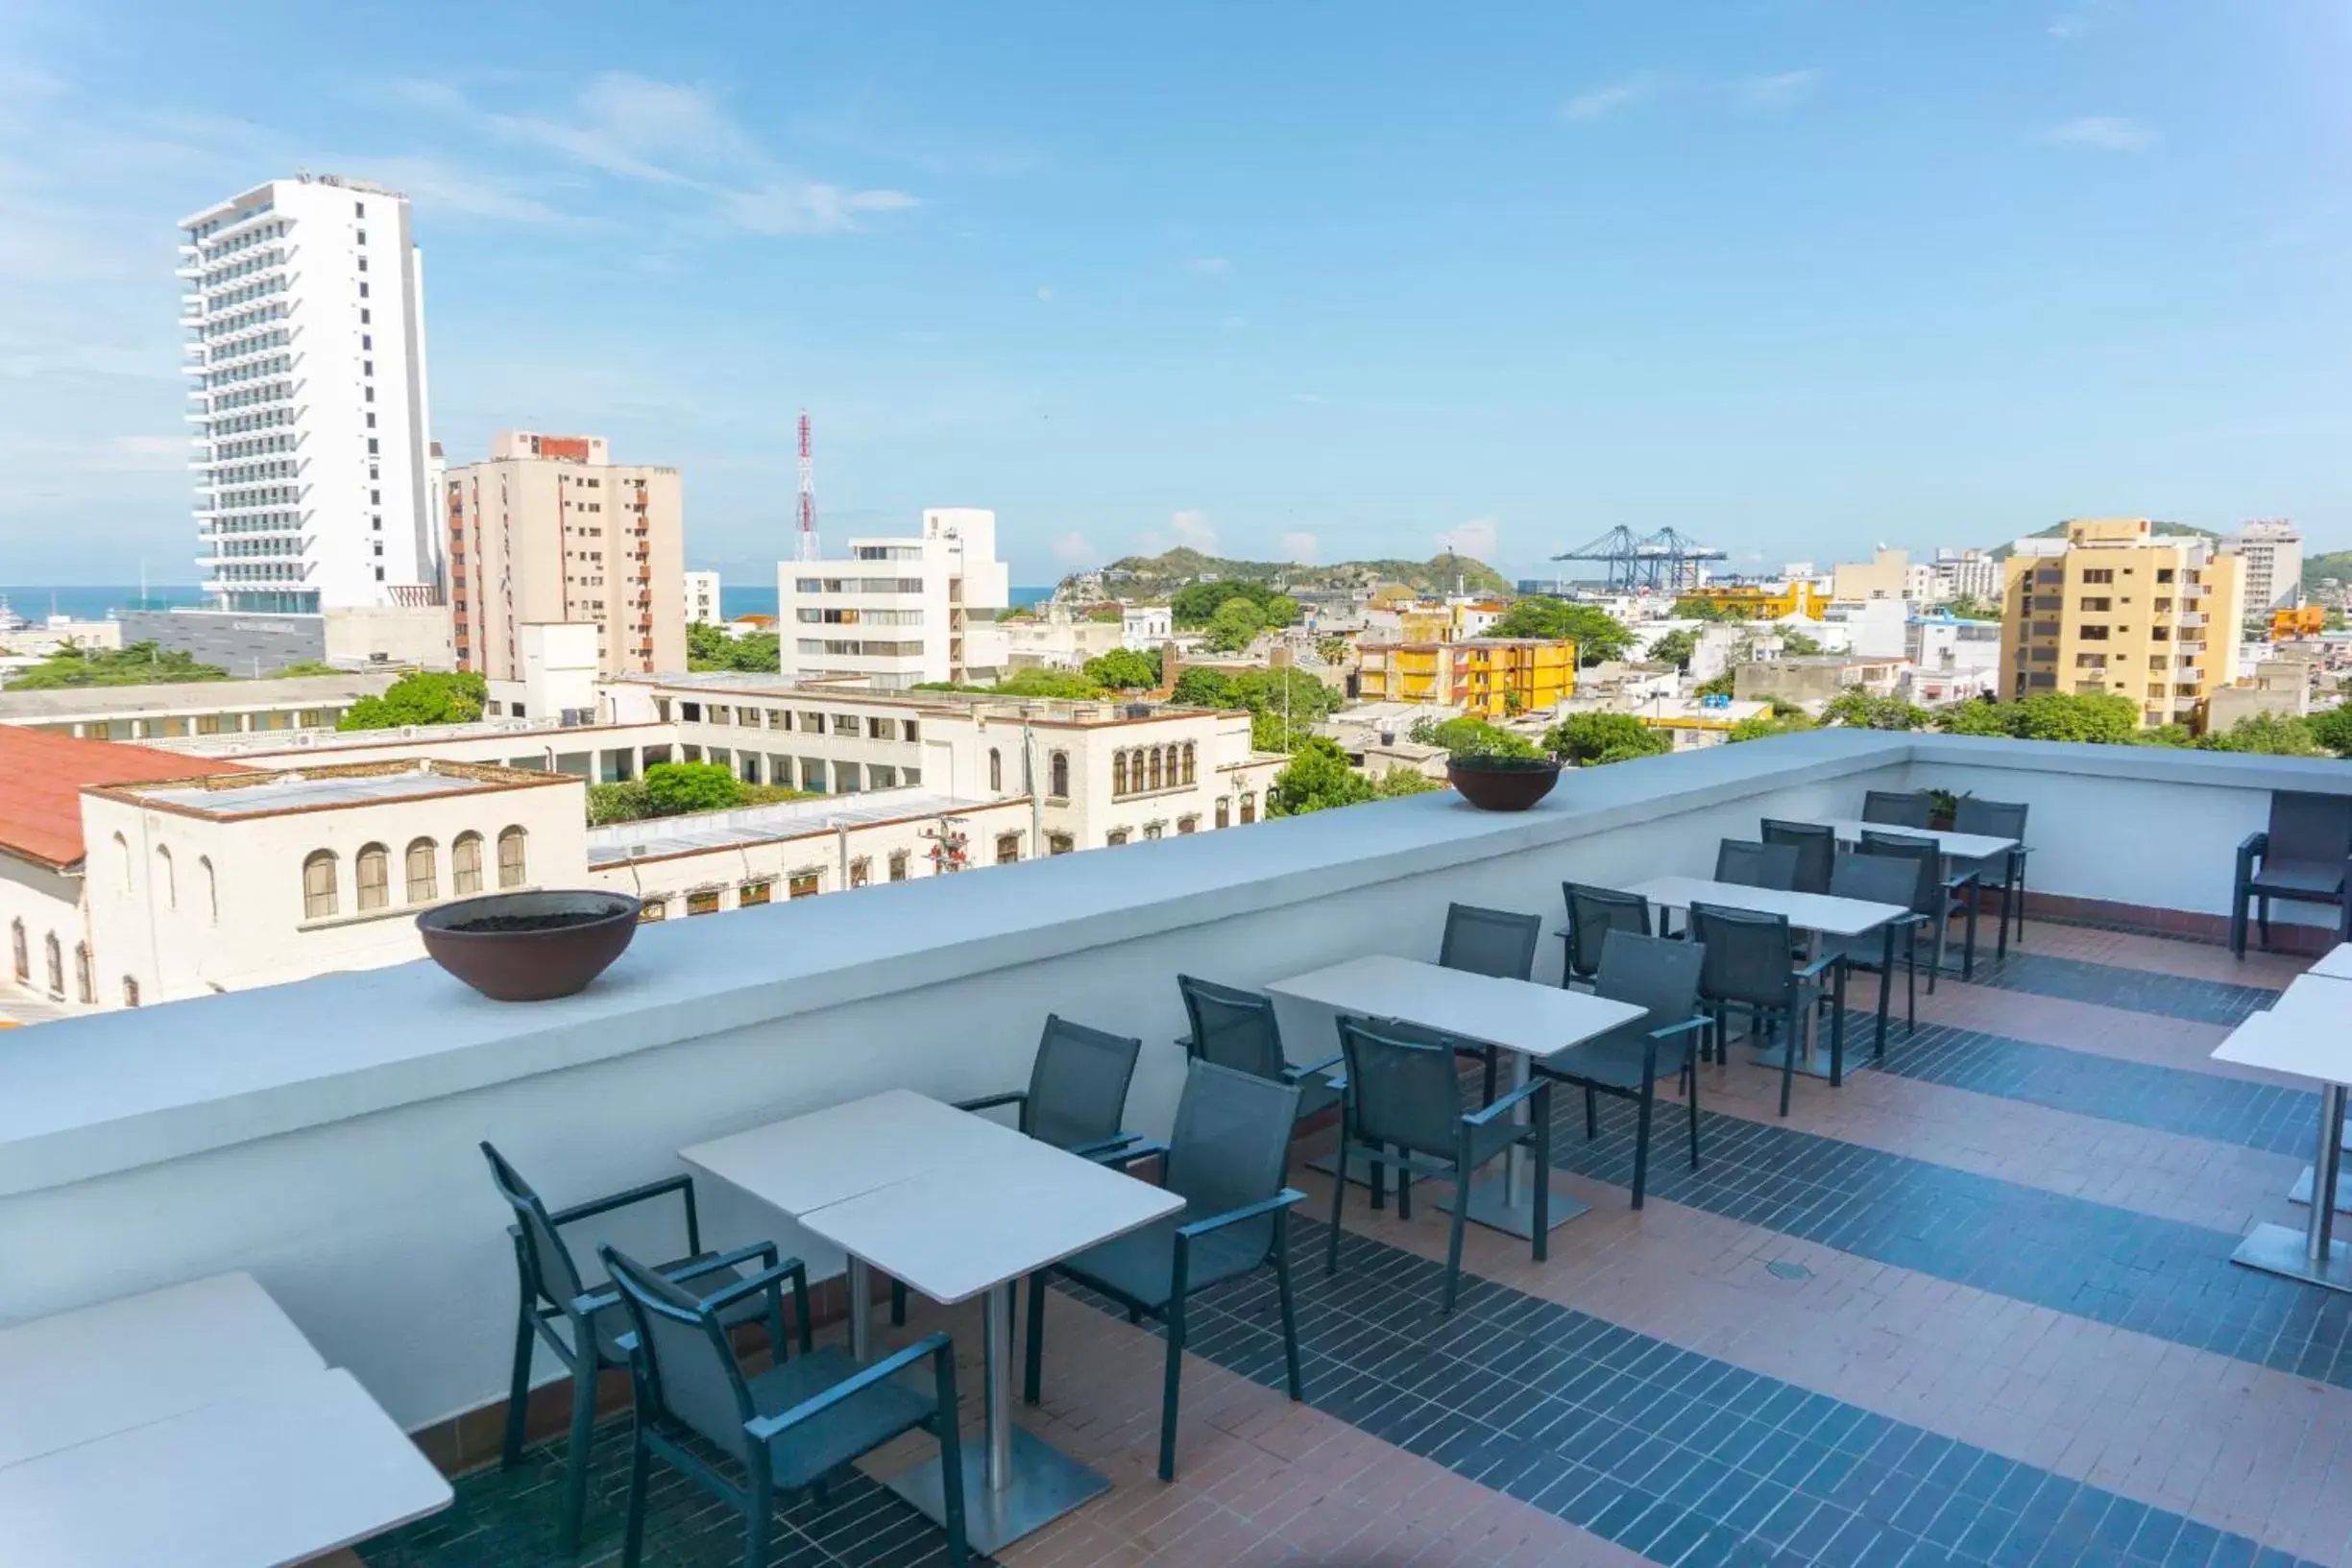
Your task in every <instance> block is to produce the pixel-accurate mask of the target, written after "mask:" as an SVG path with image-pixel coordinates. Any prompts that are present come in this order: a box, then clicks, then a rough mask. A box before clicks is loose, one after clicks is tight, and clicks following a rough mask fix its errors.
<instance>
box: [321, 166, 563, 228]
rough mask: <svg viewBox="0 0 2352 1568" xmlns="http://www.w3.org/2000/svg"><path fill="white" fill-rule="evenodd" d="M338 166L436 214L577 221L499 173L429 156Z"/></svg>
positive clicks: (510, 220)
mask: <svg viewBox="0 0 2352 1568" xmlns="http://www.w3.org/2000/svg"><path fill="white" fill-rule="evenodd" d="M336 166H337V167H338V168H341V169H346V170H349V171H350V172H352V173H354V174H358V175H361V176H363V177H365V178H367V179H369V180H373V181H376V183H377V184H380V185H387V186H389V187H391V188H392V189H394V190H397V191H399V192H400V194H401V195H403V196H406V197H408V198H409V199H410V200H411V201H413V202H415V203H416V204H417V205H418V206H419V207H420V208H423V209H425V210H428V211H430V212H432V213H433V214H434V215H435V216H436V217H442V216H446V215H448V214H449V213H461V214H463V215H464V216H466V217H469V218H491V219H497V220H498V221H500V222H504V223H534V224H567V223H572V222H575V221H577V220H574V219H572V218H570V217H569V216H567V215H566V214H564V213H561V212H558V211H557V210H556V209H555V208H553V207H551V206H549V205H547V204H546V203H545V202H543V201H541V200H540V199H539V198H538V197H536V196H529V195H525V194H524V193H523V192H521V191H519V190H517V189H515V188H514V187H513V186H512V185H510V184H508V183H507V182H506V181H503V180H500V179H498V178H497V176H494V175H486V174H477V173H474V172H473V171H471V170H467V169H462V168H458V167H456V166H454V165H451V164H449V163H444V162H442V161H441V160H440V159H438V158H429V157H379V158H368V157H356V158H344V159H338V160H337V164H336Z"/></svg>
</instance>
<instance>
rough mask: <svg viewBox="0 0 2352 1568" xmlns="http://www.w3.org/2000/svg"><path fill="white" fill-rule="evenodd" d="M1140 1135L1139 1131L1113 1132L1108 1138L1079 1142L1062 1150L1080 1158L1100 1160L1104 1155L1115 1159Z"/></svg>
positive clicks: (1139, 1137) (1141, 1135)
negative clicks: (1089, 1142)
mask: <svg viewBox="0 0 2352 1568" xmlns="http://www.w3.org/2000/svg"><path fill="white" fill-rule="evenodd" d="M1142 1137H1143V1134H1142V1133H1140V1132H1119V1133H1113V1134H1112V1135H1111V1136H1110V1137H1108V1138H1104V1139H1101V1140H1099V1141H1098V1142H1095V1143H1091V1144H1079V1145H1078V1146H1076V1147H1073V1148H1065V1149H1063V1150H1062V1152H1063V1153H1064V1154H1075V1155H1077V1156H1078V1157H1079V1159H1081V1160H1102V1159H1103V1158H1105V1157H1110V1158H1114V1159H1115V1158H1116V1157H1117V1156H1118V1155H1119V1154H1120V1152H1121V1151H1122V1150H1124V1149H1125V1148H1126V1147H1127V1146H1128V1145H1129V1144H1132V1143H1135V1142H1137V1141H1138V1140H1140V1139H1141V1138H1142Z"/></svg>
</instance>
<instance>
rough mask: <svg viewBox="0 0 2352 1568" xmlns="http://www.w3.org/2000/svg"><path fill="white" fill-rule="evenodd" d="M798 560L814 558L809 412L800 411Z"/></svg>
mask: <svg viewBox="0 0 2352 1568" xmlns="http://www.w3.org/2000/svg"><path fill="white" fill-rule="evenodd" d="M800 558H801V559H802V560H803V561H814V560H815V559H816V558H817V556H816V470H815V469H814V467H813V466H812V464H811V462H810V459H809V411H808V410H807V409H805V408H804V409H802V410H801V411H800Z"/></svg>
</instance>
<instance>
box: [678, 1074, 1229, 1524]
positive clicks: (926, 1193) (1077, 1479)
mask: <svg viewBox="0 0 2352 1568" xmlns="http://www.w3.org/2000/svg"><path fill="white" fill-rule="evenodd" d="M681 1157H682V1158H684V1159H685V1160H686V1161H687V1163H688V1164H690V1165H693V1166H695V1167H697V1168H698V1169H701V1170H708V1171H710V1172H711V1173H712V1174H713V1175H715V1176H717V1177H719V1178H720V1179H721V1180H724V1181H727V1182H729V1183H730V1184H732V1185H735V1186H738V1187H740V1189H741V1190H742V1191H743V1192H745V1193H747V1194H750V1195H751V1196H753V1197H756V1198H759V1199H761V1200H762V1201H763V1202H765V1203H769V1204H771V1205H773V1206H774V1207H776V1208H778V1209H780V1210H782V1211H783V1212H784V1213H786V1214H787V1215H788V1216H790V1217H791V1218H792V1219H794V1220H795V1221H796V1222H797V1223H799V1224H800V1226H801V1227H802V1228H803V1229H805V1230H807V1231H809V1232H810V1233H811V1234H812V1235H815V1236H818V1237H821V1238H823V1239H824V1240H825V1241H828V1242H832V1243H833V1244H834V1245H836V1246H837V1247H839V1248H840V1249H841V1250H842V1252H843V1253H844V1254H845V1255H846V1256H847V1257H848V1259H849V1282H848V1285H849V1313H850V1341H851V1354H853V1355H855V1356H856V1357H857V1358H858V1359H859V1360H861V1361H864V1360H867V1359H868V1339H869V1330H868V1328H867V1313H868V1306H867V1300H866V1298H867V1296H868V1295H869V1294H870V1290H869V1287H868V1281H869V1280H870V1278H871V1271H872V1270H873V1269H875V1268H880V1269H882V1270H883V1271H884V1272H885V1273H887V1274H889V1275H890V1276H891V1277H892V1278H894V1279H898V1280H901V1281H904V1282H905V1283H906V1285H907V1286H908V1288H909V1289H910V1290H914V1291H921V1292H922V1293H923V1294H924V1295H926V1296H929V1297H930V1298H931V1299H933V1300H934V1301H938V1302H941V1303H943V1304H949V1305H952V1304H954V1303H956V1302H959V1301H968V1300H970V1299H971V1298H972V1297H973V1296H976V1295H984V1296H985V1301H984V1303H983V1308H982V1328H983V1336H984V1339H983V1350H984V1357H983V1360H984V1363H985V1367H986V1382H987V1387H986V1390H985V1395H986V1397H985V1406H986V1410H987V1440H986V1441H985V1442H984V1443H983V1444H982V1445H981V1450H980V1452H979V1453H977V1454H974V1453H970V1452H967V1453H966V1454H965V1456H964V1508H965V1532H966V1534H967V1536H968V1537H969V1539H970V1541H971V1544H972V1546H973V1548H974V1550H976V1551H978V1552H981V1553H983V1554H986V1555H989V1556H993V1555H995V1554H996V1553H997V1552H998V1551H1000V1550H1001V1549H1002V1548H1004V1547H1005V1546H1006V1545H1007V1544H1009V1543H1010V1542H1012V1541H1016V1540H1018V1539H1020V1538H1021V1537H1022V1536H1024V1535H1027V1534H1029V1533H1030V1532H1031V1531H1034V1530H1037V1529H1039V1528H1040V1527H1042V1526H1044V1525H1045V1524H1047V1523H1048V1522H1050V1521H1051V1520H1054V1519H1057V1518H1059V1517H1060V1516H1061V1515H1062V1514H1064V1513H1067V1512H1069V1511H1070V1510H1071V1509H1072V1508H1077V1507H1078V1506H1079V1504H1081V1503H1083V1502H1085V1501H1086V1500H1087V1499H1088V1498H1091V1497H1093V1496H1095V1495H1097V1494H1098V1493H1101V1492H1103V1491H1106V1490H1108V1489H1109V1487H1110V1483H1109V1482H1108V1481H1106V1480H1104V1479H1103V1477H1102V1476H1100V1475H1098V1474H1097V1473H1096V1472H1094V1471H1093V1470H1091V1469H1089V1468H1087V1467H1086V1466H1085V1465H1082V1464H1080V1463H1079V1462H1078V1461H1077V1460H1075V1459H1071V1458H1070V1457H1069V1456H1067V1455H1065V1454H1063V1453H1062V1452H1061V1451H1060V1450H1058V1449H1056V1448H1055V1447H1054V1446H1053V1445H1052V1444H1050V1443H1048V1442H1045V1441H1044V1440H1043V1439H1041V1438H1038V1437H1034V1436H1031V1435H1030V1434H1029V1433H1028V1432H1025V1431H1021V1430H1018V1429H1016V1428H1015V1427H1014V1425H1013V1420H1012V1387H1013V1379H1014V1376H1015V1373H1014V1368H1013V1363H1012V1320H1013V1306H1014V1302H1013V1294H1014V1291H1015V1290H1016V1289H1017V1287H1018V1286H1019V1283H1020V1281H1021V1280H1022V1279H1023V1278H1025V1277H1026V1276H1028V1275H1030V1274H1032V1273H1034V1272H1036V1271H1037V1270H1038V1269H1041V1268H1044V1267H1046V1266H1049V1265H1052V1264H1056V1263H1059V1262H1061V1261H1062V1260H1063V1259H1065V1258H1068V1257H1070V1256H1072V1255H1073V1254H1076V1253H1079V1252H1083V1251H1084V1250H1086V1248H1088V1247H1090V1246H1094V1245H1097V1244H1098V1243H1100V1242H1107V1241H1110V1240H1112V1239H1113V1238H1115V1237H1120V1236H1124V1235H1126V1234H1127V1233H1128V1232H1129V1231H1132V1230H1136V1229H1139V1228H1140V1227H1142V1226H1144V1225H1148V1224H1150V1223H1152V1221H1153V1220H1155V1219H1162V1218H1167V1217H1168V1216H1170V1215H1173V1214H1176V1213H1177V1212H1178V1211H1180V1210H1181V1209H1182V1208H1183V1207H1184V1200H1183V1199H1182V1198H1181V1197H1179V1196H1177V1195H1176V1194H1174V1193H1171V1192H1168V1191H1166V1190H1165V1189H1162V1188H1159V1187H1154V1186H1152V1185H1150V1184H1149V1183H1146V1182H1141V1181H1138V1180H1136V1179H1135V1178H1134V1177H1132V1176H1129V1175H1127V1174H1126V1173H1124V1172H1123V1171H1119V1170H1111V1169H1110V1168H1108V1167H1106V1166H1102V1165H1098V1164H1096V1163H1095V1162H1094V1161H1092V1160H1088V1159H1083V1158H1081V1157H1079V1156H1078V1155H1076V1154H1069V1153H1065V1152H1063V1151H1062V1150H1060V1149H1057V1148H1055V1147H1054V1146H1051V1145H1048V1144H1041V1143H1038V1142H1037V1141H1036V1140H1034V1139H1031V1138H1029V1137H1026V1136H1024V1135H1023V1134H1021V1133H1018V1132H1015V1131H1013V1130H1012V1129H1010V1128H1008V1127H1005V1126H1002V1125H999V1124H998V1123H996V1122H989V1121H987V1120H985V1119H984V1118H982V1117H980V1116H977V1115H974V1114H972V1113H970V1112H966V1111H958V1110H957V1109H956V1108H955V1107H953V1106H950V1105H944V1104H941V1103H940V1102H939V1101H937V1100H934V1099H931V1098H927V1097H925V1096H922V1095H917V1094H912V1093H910V1092H909V1091H906V1090H893V1091H890V1092H888V1093H886V1094H882V1095H875V1096H870V1097H868V1098H864V1099H857V1100H851V1101H849V1102H848V1103H847V1104H843V1105H837V1106H833V1107H830V1108H828V1109H826V1110H821V1111H812V1112H811V1113H809V1114H808V1115H806V1116H797V1117H792V1118H790V1119H788V1120H787V1121H784V1122H774V1123H771V1124H770V1125H768V1126H765V1127H758V1128H754V1129H752V1130H751V1131H750V1132H746V1133H739V1134H737V1135H735V1136H734V1137H732V1138H727V1139H720V1140H717V1141H716V1142H715V1143H712V1144H699V1145H696V1146H694V1147H692V1148H690V1149H686V1150H684V1151H683V1153H682V1156H681ZM828 1162H832V1163H836V1164H838V1163H846V1164H848V1165H850V1166H853V1167H855V1168H857V1170H856V1171H855V1173H840V1172H836V1173H834V1174H832V1175H830V1176H828V1175H827V1174H826V1167H827V1164H828ZM885 1484H887V1485H888V1486H889V1487H890V1488H891V1489H892V1490H893V1491H896V1492H897V1493H898V1494H899V1495H900V1496H902V1497H904V1498H906V1499H907V1500H908V1501H909V1502H910V1503H912V1504H913V1505H914V1506H915V1507H916V1508H919V1509H921V1510H922V1511H923V1512H924V1513H925V1514H926V1515H927V1516H929V1517H930V1518H932V1519H934V1520H942V1519H944V1517H945V1513H946V1508H945V1506H944V1496H943V1488H942V1486H941V1477H940V1467H939V1461H938V1460H937V1459H931V1460H928V1461H926V1462H925V1463H923V1464H919V1465H917V1466H915V1467H914V1468H913V1469H911V1470H909V1471H906V1472H904V1473H902V1474H900V1475H897V1476H894V1477H892V1478H891V1479H890V1480H889V1481H888V1482H887V1483H885Z"/></svg>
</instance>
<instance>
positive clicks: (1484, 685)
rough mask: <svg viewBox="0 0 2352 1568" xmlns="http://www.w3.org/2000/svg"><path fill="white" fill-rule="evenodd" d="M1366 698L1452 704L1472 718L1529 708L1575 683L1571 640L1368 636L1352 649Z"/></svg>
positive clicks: (1553, 699)
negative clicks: (1369, 638)
mask: <svg viewBox="0 0 2352 1568" xmlns="http://www.w3.org/2000/svg"><path fill="white" fill-rule="evenodd" d="M1356 652H1357V655H1358V657H1359V659H1360V660H1361V663H1360V666H1359V675H1360V678H1361V682H1362V686H1361V690H1362V694H1363V700H1364V701H1366V702H1416V703H1428V704H1430V705H1432V706H1434V707H1441V708H1459V709H1461V710H1463V711H1464V712H1467V713H1471V714H1474V715H1476V716H1478V717H1480V718H1504V717H1508V716H1509V715H1511V714H1513V713H1532V712H1536V711H1537V710H1539V709H1546V708H1549V707H1551V706H1552V705H1553V704H1554V703H1557V702H1560V701H1562V700H1563V699H1564V698H1565V697H1567V696H1569V695H1570V694H1572V693H1573V692H1574V691H1575V690H1576V644H1575V643H1574V642H1571V641H1565V640H1563V641H1548V640H1545V639H1540V638H1491V637H1482V638H1470V639H1465V640H1463V641H1459V642H1435V641H1431V642H1371V643H1365V644H1363V645H1361V646H1360V647H1358V648H1357V650H1356Z"/></svg>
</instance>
